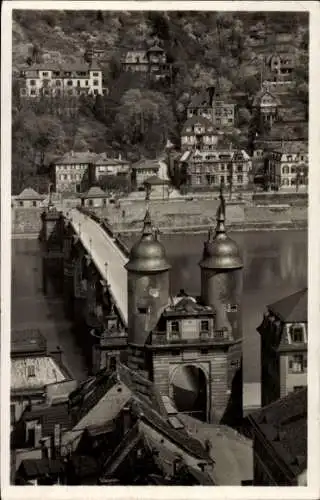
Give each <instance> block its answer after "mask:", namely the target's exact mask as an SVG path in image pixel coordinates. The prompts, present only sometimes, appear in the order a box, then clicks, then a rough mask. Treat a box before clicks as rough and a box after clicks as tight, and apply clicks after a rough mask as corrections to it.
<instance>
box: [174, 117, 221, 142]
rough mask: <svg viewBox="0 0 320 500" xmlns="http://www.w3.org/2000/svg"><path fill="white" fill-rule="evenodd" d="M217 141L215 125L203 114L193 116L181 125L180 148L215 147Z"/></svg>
mask: <svg viewBox="0 0 320 500" xmlns="http://www.w3.org/2000/svg"><path fill="white" fill-rule="evenodd" d="M217 143H218V133H217V129H216V127H214V125H213V124H212V122H211V121H210V120H208V118H205V117H204V116H193V117H192V118H189V119H188V120H187V121H186V122H185V124H184V125H183V128H182V132H181V149H182V150H186V149H202V150H211V149H215V147H216V146H217Z"/></svg>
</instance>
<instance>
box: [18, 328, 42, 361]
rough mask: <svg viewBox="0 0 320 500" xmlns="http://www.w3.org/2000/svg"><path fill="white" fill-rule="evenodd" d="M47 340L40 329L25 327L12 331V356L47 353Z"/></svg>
mask: <svg viewBox="0 0 320 500" xmlns="http://www.w3.org/2000/svg"><path fill="white" fill-rule="evenodd" d="M46 350H47V341H46V339H45V337H44V336H43V335H42V333H41V332H40V330H37V329H24V330H16V329H15V330H12V331H11V356H15V357H18V356H19V355H20V356H21V355H22V356H24V355H26V354H29V355H30V354H31V353H34V354H36V353H45V354H46Z"/></svg>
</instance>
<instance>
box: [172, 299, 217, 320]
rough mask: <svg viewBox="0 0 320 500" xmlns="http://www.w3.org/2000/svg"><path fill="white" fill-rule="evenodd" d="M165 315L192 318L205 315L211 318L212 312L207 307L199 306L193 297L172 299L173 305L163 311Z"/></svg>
mask: <svg viewBox="0 0 320 500" xmlns="http://www.w3.org/2000/svg"><path fill="white" fill-rule="evenodd" d="M164 314H165V315H170V316H171V315H179V316H180V315H183V316H186V315H187V316H193V315H199V314H202V315H203V314H205V315H208V316H212V315H213V314H214V311H213V309H212V308H211V307H209V306H204V305H202V304H200V303H199V302H198V301H197V300H196V299H195V298H194V297H190V296H188V297H174V299H173V303H172V304H171V305H169V306H168V307H167V308H166V309H165V311H164Z"/></svg>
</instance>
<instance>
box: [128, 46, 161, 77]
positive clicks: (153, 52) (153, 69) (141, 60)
mask: <svg viewBox="0 0 320 500" xmlns="http://www.w3.org/2000/svg"><path fill="white" fill-rule="evenodd" d="M121 67H122V70H123V71H127V72H133V73H136V72H138V73H145V74H146V75H149V76H151V77H152V78H154V79H156V80H157V79H161V78H165V77H166V76H170V74H171V64H169V63H168V62H167V55H166V53H165V51H164V50H163V49H162V48H161V47H159V45H157V44H154V45H153V46H152V47H150V48H140V49H131V50H126V51H124V53H123V56H122V58H121Z"/></svg>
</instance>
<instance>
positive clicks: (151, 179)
mask: <svg viewBox="0 0 320 500" xmlns="http://www.w3.org/2000/svg"><path fill="white" fill-rule="evenodd" d="M144 184H151V185H152V186H162V185H163V184H169V181H168V180H167V179H160V177H158V176H157V175H152V176H151V177H148V178H147V179H146V180H145V181H144Z"/></svg>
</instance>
